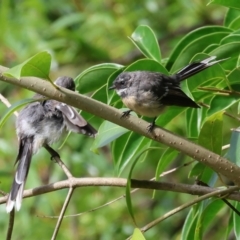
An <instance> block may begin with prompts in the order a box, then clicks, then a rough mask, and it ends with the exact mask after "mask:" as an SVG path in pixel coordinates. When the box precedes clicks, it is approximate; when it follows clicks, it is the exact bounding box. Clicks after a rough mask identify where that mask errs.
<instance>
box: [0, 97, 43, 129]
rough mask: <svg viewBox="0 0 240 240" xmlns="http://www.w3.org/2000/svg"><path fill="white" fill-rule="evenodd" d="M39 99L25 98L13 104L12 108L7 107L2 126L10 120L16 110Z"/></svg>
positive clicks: (1, 121)
mask: <svg viewBox="0 0 240 240" xmlns="http://www.w3.org/2000/svg"><path fill="white" fill-rule="evenodd" d="M36 101H38V100H36V99H32V98H28V99H23V100H21V101H18V102H16V103H14V104H12V105H11V107H10V108H8V109H7V111H6V112H5V113H4V115H3V117H2V118H1V120H0V128H2V126H3V125H4V123H5V122H6V121H7V120H8V118H9V117H10V116H11V115H12V114H13V113H14V112H15V111H17V110H18V109H19V108H21V107H23V106H24V105H26V104H29V103H32V102H36Z"/></svg>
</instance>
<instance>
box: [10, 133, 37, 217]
mask: <svg viewBox="0 0 240 240" xmlns="http://www.w3.org/2000/svg"><path fill="white" fill-rule="evenodd" d="M32 145H33V137H27V138H24V139H21V140H20V144H19V152H18V156H17V160H16V163H17V162H18V166H17V171H16V173H15V177H14V180H13V184H12V188H11V191H10V194H9V196H8V200H7V203H6V211H7V212H11V211H12V209H13V208H14V206H15V207H16V209H17V211H19V209H20V208H21V203H22V195H23V189H24V185H25V182H26V179H27V175H28V171H29V167H30V164H31V158H32V154H33V153H32Z"/></svg>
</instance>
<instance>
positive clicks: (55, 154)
mask: <svg viewBox="0 0 240 240" xmlns="http://www.w3.org/2000/svg"><path fill="white" fill-rule="evenodd" d="M44 148H45V149H46V150H47V151H48V152H49V153H50V154H51V160H53V159H54V157H58V158H60V155H59V154H58V153H57V152H56V151H55V150H54V149H53V148H51V147H50V146H49V145H48V144H45V145H44Z"/></svg>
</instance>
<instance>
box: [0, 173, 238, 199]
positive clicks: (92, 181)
mask: <svg viewBox="0 0 240 240" xmlns="http://www.w3.org/2000/svg"><path fill="white" fill-rule="evenodd" d="M126 184H127V179H125V178H75V177H72V178H71V179H68V180H63V181H59V182H55V183H51V184H48V185H44V186H41V187H37V188H34V189H28V190H25V191H24V193H23V197H24V198H28V197H33V196H37V195H41V194H45V193H49V192H54V191H56V190H60V189H65V188H71V187H73V188H76V187H86V186H88V187H91V186H92V187H96V186H105V187H106V186H110V187H126ZM131 187H132V188H142V189H154V190H164V191H172V192H179V193H187V194H191V195H204V194H208V193H211V192H214V191H216V190H219V188H211V187H204V186H199V185H195V184H194V185H189V184H182V183H169V182H160V181H150V180H136V179H132V180H131ZM219 197H221V196H219ZM226 199H230V200H235V201H239V202H240V193H232V194H230V195H229V196H226ZM6 200H7V196H4V197H0V204H3V203H5V202H6Z"/></svg>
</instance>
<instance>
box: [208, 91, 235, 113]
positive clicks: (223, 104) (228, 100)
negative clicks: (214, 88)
mask: <svg viewBox="0 0 240 240" xmlns="http://www.w3.org/2000/svg"><path fill="white" fill-rule="evenodd" d="M237 101H239V97H238V96H233V95H231V96H224V95H216V96H214V97H213V99H212V101H211V105H210V108H209V110H208V112H207V114H208V116H211V115H213V114H215V113H217V112H219V111H224V110H226V109H228V108H229V107H230V106H232V105H233V104H235V103H236V102H237Z"/></svg>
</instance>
